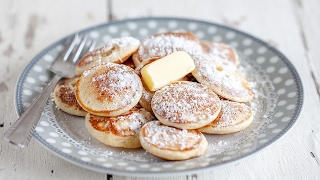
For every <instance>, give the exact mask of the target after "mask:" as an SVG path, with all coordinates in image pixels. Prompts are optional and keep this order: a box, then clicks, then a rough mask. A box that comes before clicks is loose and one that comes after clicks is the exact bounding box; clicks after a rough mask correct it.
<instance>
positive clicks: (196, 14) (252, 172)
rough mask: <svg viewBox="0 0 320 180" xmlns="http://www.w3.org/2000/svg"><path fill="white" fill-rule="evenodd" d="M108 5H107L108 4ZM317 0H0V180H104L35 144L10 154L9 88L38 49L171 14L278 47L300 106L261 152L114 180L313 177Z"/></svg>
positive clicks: (317, 142)
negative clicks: (294, 79)
mask: <svg viewBox="0 0 320 180" xmlns="http://www.w3.org/2000/svg"><path fill="white" fill-rule="evenodd" d="M108 2H110V3H111V6H108ZM319 5H320V4H319V1H317V0H310V1H309V0H282V1H277V0H269V1H255V0H243V1H237V0H231V1H228V2H226V1H224V0H197V1H195V0H175V1H170V0H162V1H148V0H135V1H132V0H110V1H99V0H94V1H81V2H79V1H76V0H69V1H62V0H56V1H41V0H35V1H32V4H31V2H29V1H22V0H15V1H14V0H2V1H1V2H0V54H1V60H0V61H1V63H2V64H1V66H0V73H1V76H0V99H1V100H2V102H3V103H1V104H0V117H3V118H2V119H0V139H1V140H0V145H1V146H0V179H101V180H102V179H107V175H106V174H101V173H96V172H93V171H90V170H87V169H83V168H81V167H78V166H76V165H73V164H71V163H69V162H67V161H64V160H62V159H60V158H59V157H57V156H55V155H53V154H51V153H50V152H48V151H47V150H46V149H45V148H43V147H42V146H40V145H39V144H38V143H37V142H36V141H35V140H32V142H31V144H30V145H29V146H28V148H26V149H22V150H20V149H15V148H13V147H11V146H9V144H8V143H6V142H4V141H3V139H2V134H3V132H4V131H5V130H6V129H8V127H9V126H10V125H11V123H13V122H14V120H15V119H16V118H17V115H16V112H15V105H14V90H15V84H16V82H17V79H18V78H19V74H20V72H21V71H22V70H23V69H24V67H25V66H26V65H27V64H28V63H29V62H30V60H31V59H32V58H33V57H34V56H35V55H36V54H37V53H39V52H40V51H41V50H42V49H44V48H45V47H47V46H49V45H50V44H52V43H53V42H55V41H57V40H59V39H60V38H62V37H65V36H67V35H68V34H70V33H73V32H75V31H77V30H80V29H83V28H85V27H89V26H92V25H96V24H100V23H102V22H106V21H109V20H110V19H112V20H121V19H126V18H136V17H150V16H151V17H155V16H171V17H173V16H174V17H184V18H192V19H201V20H206V21H210V22H216V23H220V24H223V25H227V26H231V27H234V28H237V29H239V30H241V31H244V32H247V33H249V34H251V35H254V36H256V37H258V38H260V39H262V40H264V41H266V42H268V43H269V44H270V45H272V46H274V47H276V48H277V49H279V50H280V51H281V52H282V53H283V54H284V55H285V56H287V58H288V59H290V61H291V62H292V63H293V65H294V66H295V67H296V69H297V71H298V73H299V74H300V76H301V79H302V81H303V85H304V90H305V103H304V108H303V111H302V113H301V116H300V118H299V120H298V121H297V123H296V124H295V125H294V127H293V128H292V129H291V130H290V131H289V132H288V133H287V134H286V135H285V136H284V137H282V138H281V139H279V140H278V141H277V142H275V143H274V144H272V145H270V146H269V147H267V148H266V149H264V150H263V151H261V152H259V153H257V154H255V155H253V156H250V157H247V158H245V159H243V160H240V161H236V162H234V163H231V164H228V165H225V166H222V167H218V168H216V169H213V170H210V171H206V172H202V173H198V174H186V175H182V176H177V177H166V178H157V177H154V178H135V177H121V176H113V180H138V179H139V180H140V179H143V180H164V179H166V180H191V179H192V180H194V179H197V180H200V179H201V180H202V179H279V180H280V179H281V180H282V179H320V164H319V162H320V160H319V159H320V128H319V127H320V126H319V120H320V111H319V108H320V102H319V94H318V93H319V90H317V86H319V84H320V73H319V72H320V71H319V70H320V69H319V67H320V61H319V58H320V54H319V53H320V51H319V47H320V33H319V31H320V26H319V25H320V24H319V22H320V11H318V10H317V7H319Z"/></svg>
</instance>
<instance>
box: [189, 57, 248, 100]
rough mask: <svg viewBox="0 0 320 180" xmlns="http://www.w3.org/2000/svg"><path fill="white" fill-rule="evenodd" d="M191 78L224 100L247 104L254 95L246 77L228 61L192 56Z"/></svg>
mask: <svg viewBox="0 0 320 180" xmlns="http://www.w3.org/2000/svg"><path fill="white" fill-rule="evenodd" d="M193 60H194V64H195V67H196V68H195V70H193V71H192V74H193V76H194V77H195V78H196V79H197V81H198V82H200V83H201V84H204V85H207V86H209V87H211V88H212V90H213V91H214V92H215V93H217V94H218V95H219V96H222V97H223V98H225V99H228V100H232V101H237V102H248V101H250V100H252V98H253V96H254V93H253V91H252V90H251V88H250V86H249V82H248V81H247V79H246V77H245V76H244V75H243V74H242V73H241V72H240V71H239V70H238V69H237V67H235V66H234V65H233V64H232V63H230V62H228V61H219V60H216V59H213V58H211V57H210V56H209V55H207V54H201V55H197V56H194V59H193Z"/></svg>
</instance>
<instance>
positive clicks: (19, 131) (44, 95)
mask: <svg viewBox="0 0 320 180" xmlns="http://www.w3.org/2000/svg"><path fill="white" fill-rule="evenodd" d="M60 79H61V77H60V76H58V75H55V76H54V77H53V78H52V80H51V81H50V82H49V84H48V86H47V87H46V88H45V89H44V90H43V91H42V92H41V94H40V95H39V96H38V97H37V98H36V99H35V100H34V101H33V102H32V104H31V105H30V106H29V107H28V109H27V110H26V111H25V112H24V113H23V114H22V115H21V116H20V117H19V118H18V120H17V121H16V122H15V123H14V124H13V125H12V126H11V127H10V128H9V129H8V130H7V131H6V132H5V133H4V134H3V137H4V139H6V140H8V141H9V142H10V143H12V144H14V145H17V146H19V147H20V148H24V147H26V146H27V145H28V144H29V142H30V140H31V137H32V134H33V132H34V129H35V127H36V125H37V123H38V121H39V119H40V117H41V115H42V112H43V108H44V106H45V105H46V102H47V100H48V98H49V96H50V94H51V93H52V91H53V89H54V87H55V85H56V84H57V83H58V81H59V80H60Z"/></svg>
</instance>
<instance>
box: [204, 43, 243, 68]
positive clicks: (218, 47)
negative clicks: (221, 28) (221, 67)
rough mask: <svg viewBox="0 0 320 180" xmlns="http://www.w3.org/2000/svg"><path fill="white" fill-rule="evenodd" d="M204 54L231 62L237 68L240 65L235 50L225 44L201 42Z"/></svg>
mask: <svg viewBox="0 0 320 180" xmlns="http://www.w3.org/2000/svg"><path fill="white" fill-rule="evenodd" d="M201 46H202V49H203V52H204V53H206V54H208V55H209V56H210V57H211V58H214V59H217V60H221V61H229V62H231V63H232V64H234V65H235V66H237V65H239V55H238V53H237V52H236V50H235V49H234V48H232V47H231V46H229V45H227V44H224V43H216V42H210V41H203V42H201Z"/></svg>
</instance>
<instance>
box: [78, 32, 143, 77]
mask: <svg viewBox="0 0 320 180" xmlns="http://www.w3.org/2000/svg"><path fill="white" fill-rule="evenodd" d="M139 46H140V41H139V40H138V39H136V38H133V37H121V38H114V39H111V40H110V41H108V42H106V43H105V44H103V45H101V46H100V47H98V48H96V49H95V50H93V51H91V52H89V53H87V54H86V55H84V56H83V57H82V58H81V59H80V60H79V62H78V63H77V66H76V70H75V71H76V75H80V74H81V73H83V72H84V71H85V70H87V69H89V68H90V67H91V66H93V65H97V64H103V63H106V62H113V63H119V64H120V63H123V62H125V61H126V60H127V59H128V58H129V57H130V56H131V55H132V54H133V53H134V52H135V51H137V49H138V48H139Z"/></svg>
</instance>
